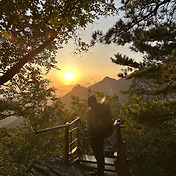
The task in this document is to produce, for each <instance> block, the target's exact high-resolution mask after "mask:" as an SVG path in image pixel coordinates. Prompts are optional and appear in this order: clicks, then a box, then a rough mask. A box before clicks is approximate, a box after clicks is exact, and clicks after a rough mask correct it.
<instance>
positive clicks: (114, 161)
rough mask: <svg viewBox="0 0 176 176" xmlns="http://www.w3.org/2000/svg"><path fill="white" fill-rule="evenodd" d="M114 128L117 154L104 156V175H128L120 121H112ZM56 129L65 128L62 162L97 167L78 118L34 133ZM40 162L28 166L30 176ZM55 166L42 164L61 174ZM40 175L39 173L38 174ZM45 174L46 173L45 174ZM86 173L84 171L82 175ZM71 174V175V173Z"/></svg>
mask: <svg viewBox="0 0 176 176" xmlns="http://www.w3.org/2000/svg"><path fill="white" fill-rule="evenodd" d="M114 128H115V130H116V133H117V134H116V136H117V153H118V155H117V156H114V157H112V158H108V157H105V175H112V176H129V170H128V163H127V159H126V152H125V144H124V142H123V140H122V135H121V125H120V121H119V120H116V121H115V123H114ZM56 129H62V130H63V129H65V140H64V141H65V152H64V164H66V165H70V164H73V163H75V162H76V163H79V164H80V165H82V166H84V167H86V168H92V169H95V168H96V167H97V162H96V159H95V157H94V156H93V155H90V152H89V147H88V146H89V143H88V137H87V134H86V131H85V129H84V127H83V125H82V122H81V120H80V118H79V117H78V118H76V119H75V120H73V121H72V122H71V123H66V124H65V125H61V126H56V127H52V128H47V129H42V130H38V131H36V133H37V134H38V133H43V132H47V131H51V130H56ZM41 165H42V164H41V163H39V162H38V163H37V162H36V163H35V164H33V166H31V167H30V168H29V172H28V174H29V175H30V176H35V174H30V173H31V172H32V171H33V172H34V173H35V170H36V172H38V170H39V172H41V173H42V169H41V168H42V167H41V168H40V167H39V166H41ZM55 167H56V166H54V167H53V166H52V165H48V164H46V163H44V164H43V169H44V168H45V169H44V170H46V172H48V170H49V172H50V173H51V172H53V175H56V176H57V175H62V174H61V173H60V172H59V170H57V169H55ZM38 175H41V174H38ZM45 175H47V174H45ZM85 175H86V174H85V173H84V174H83V176H85ZM88 175H89V174H88ZM72 176H73V175H72Z"/></svg>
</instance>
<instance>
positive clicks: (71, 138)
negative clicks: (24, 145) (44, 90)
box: [36, 117, 88, 164]
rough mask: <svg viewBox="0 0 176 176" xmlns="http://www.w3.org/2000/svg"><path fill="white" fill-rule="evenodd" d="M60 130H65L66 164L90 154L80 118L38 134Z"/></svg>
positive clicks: (43, 130) (39, 131)
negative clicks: (82, 155)
mask: <svg viewBox="0 0 176 176" xmlns="http://www.w3.org/2000/svg"><path fill="white" fill-rule="evenodd" d="M58 129H64V130H65V137H64V138H65V149H64V156H65V158H64V159H65V163H67V164H68V163H70V162H73V161H74V160H76V159H77V158H78V157H79V156H80V155H81V154H86V153H88V140H87V135H86V131H85V129H84V126H83V124H82V122H81V120H80V118H79V117H77V118H76V119H75V120H73V121H72V122H70V123H69V122H67V123H65V124H64V125H59V126H56V127H51V128H46V129H42V130H37V131H36V133H37V134H38V133H43V132H47V131H53V130H58Z"/></svg>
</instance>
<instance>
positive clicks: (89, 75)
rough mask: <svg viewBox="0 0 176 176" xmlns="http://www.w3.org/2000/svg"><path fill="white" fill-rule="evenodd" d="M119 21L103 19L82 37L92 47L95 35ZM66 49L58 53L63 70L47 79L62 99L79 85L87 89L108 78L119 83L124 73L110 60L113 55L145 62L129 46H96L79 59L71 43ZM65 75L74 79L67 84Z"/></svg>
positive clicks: (83, 33)
mask: <svg viewBox="0 0 176 176" xmlns="http://www.w3.org/2000/svg"><path fill="white" fill-rule="evenodd" d="M117 19H118V17H117V16H115V17H107V18H105V17H101V18H100V19H99V20H98V21H96V22H95V23H93V24H89V25H88V26H87V28H86V29H85V30H80V31H79V33H80V36H81V37H82V38H83V40H84V41H85V42H87V43H90V41H91V36H92V33H93V32H94V31H96V30H101V31H103V32H106V31H107V30H108V29H109V28H110V27H112V26H113V25H114V24H115V22H116V21H117ZM63 47H64V48H63V49H60V50H58V52H57V61H58V64H57V66H58V67H59V68H60V69H61V70H60V71H59V70H54V69H52V70H51V71H50V72H49V74H48V75H47V76H46V77H47V78H49V79H50V80H51V82H52V83H51V85H52V86H54V87H55V88H57V94H58V95H60V96H62V95H63V94H65V93H67V92H68V91H70V90H71V89H72V88H73V87H74V86H75V85H77V84H80V85H82V86H84V87H88V86H90V85H92V84H94V83H96V82H98V81H101V80H102V79H103V78H104V77H106V76H109V77H111V78H115V79H119V78H118V76H117V74H118V73H119V72H121V67H120V66H119V65H117V64H114V63H112V61H111V60H110V57H114V54H116V53H118V52H120V53H121V54H124V55H127V56H129V57H132V58H135V59H137V60H141V59H142V55H140V54H136V53H134V52H131V51H130V50H129V46H124V47H121V46H117V45H115V44H111V45H103V44H96V45H95V46H94V47H93V48H91V49H90V50H89V51H88V52H86V53H81V54H76V55H75V54H74V53H73V51H74V48H75V45H74V43H73V40H70V41H69V43H68V44H67V45H65V46H63ZM66 73H67V74H70V75H72V77H73V78H72V79H71V80H69V81H68V80H66V79H67V78H65V76H64V75H65V74H66ZM68 79H69V78H68Z"/></svg>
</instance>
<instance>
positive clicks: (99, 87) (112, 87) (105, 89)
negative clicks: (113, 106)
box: [61, 77, 132, 108]
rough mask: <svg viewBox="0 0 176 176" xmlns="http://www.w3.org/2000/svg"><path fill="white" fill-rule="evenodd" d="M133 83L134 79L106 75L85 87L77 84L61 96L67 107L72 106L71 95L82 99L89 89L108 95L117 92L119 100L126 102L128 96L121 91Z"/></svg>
mask: <svg viewBox="0 0 176 176" xmlns="http://www.w3.org/2000/svg"><path fill="white" fill-rule="evenodd" d="M131 84H132V80H126V79H124V78H122V79H118V80H116V79H114V78H110V77H105V78H104V79H103V80H101V81H99V82H97V83H95V84H93V85H91V86H89V87H87V88H86V87H83V86H81V85H79V84H78V85H76V86H75V87H73V89H72V90H71V91H70V92H68V93H67V94H65V95H64V96H63V97H61V100H62V102H63V103H64V104H65V106H66V108H69V107H70V105H71V104H70V102H71V97H72V96H78V97H80V98H81V99H87V97H88V90H89V89H90V90H92V91H95V92H102V93H104V94H106V95H114V94H115V93H116V94H117V95H118V96H119V102H121V103H122V102H124V100H125V98H126V96H125V95H124V94H122V93H121V91H122V90H127V89H128V88H129V87H130V85H131Z"/></svg>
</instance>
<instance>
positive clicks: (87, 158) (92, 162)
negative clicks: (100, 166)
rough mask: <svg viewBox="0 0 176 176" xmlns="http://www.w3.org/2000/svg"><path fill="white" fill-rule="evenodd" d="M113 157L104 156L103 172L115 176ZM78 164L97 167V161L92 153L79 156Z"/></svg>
mask: <svg viewBox="0 0 176 176" xmlns="http://www.w3.org/2000/svg"><path fill="white" fill-rule="evenodd" d="M115 160H116V159H115V158H107V157H105V174H106V175H112V176H117V171H116V168H115V166H114V161H115ZM79 161H80V164H82V165H84V166H87V167H89V168H97V161H96V159H95V156H93V155H82V156H80V157H79Z"/></svg>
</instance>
